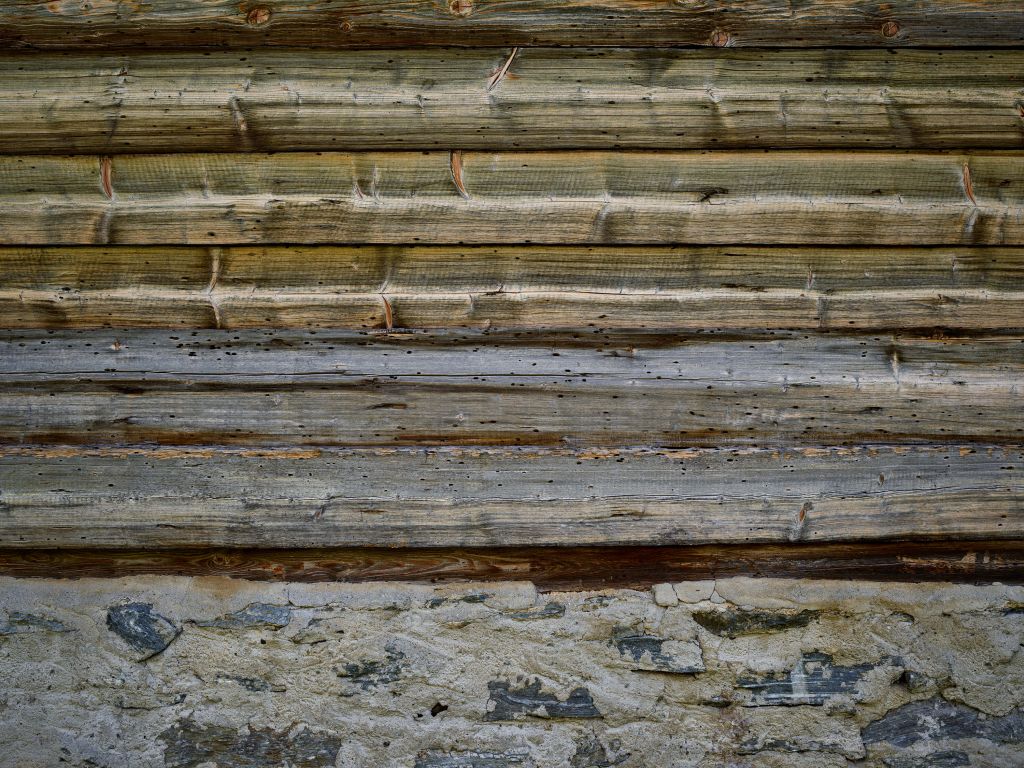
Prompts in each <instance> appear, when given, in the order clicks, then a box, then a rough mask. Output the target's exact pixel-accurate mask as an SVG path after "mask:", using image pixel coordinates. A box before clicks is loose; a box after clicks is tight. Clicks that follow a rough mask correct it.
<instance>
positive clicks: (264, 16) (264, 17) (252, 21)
mask: <svg viewBox="0 0 1024 768" xmlns="http://www.w3.org/2000/svg"><path fill="white" fill-rule="evenodd" d="M268 21H270V9H269V8H265V7H264V6H262V5H259V6H257V7H255V8H253V9H252V10H251V11H249V13H247V14H246V15H245V23H246V24H248V25H249V26H251V27H260V26H263V25H264V24H266V23H267V22H268Z"/></svg>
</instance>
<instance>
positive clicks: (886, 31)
mask: <svg viewBox="0 0 1024 768" xmlns="http://www.w3.org/2000/svg"><path fill="white" fill-rule="evenodd" d="M899 33H900V25H899V24H897V23H896V22H895V21H887V22H885V24H883V25H882V35H883V36H884V37H896V35H898V34H899Z"/></svg>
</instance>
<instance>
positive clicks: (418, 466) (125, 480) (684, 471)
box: [0, 446, 1024, 549]
mask: <svg viewBox="0 0 1024 768" xmlns="http://www.w3.org/2000/svg"><path fill="white" fill-rule="evenodd" d="M0 482H2V485H3V488H4V495H3V515H2V516H0V546H2V547H6V548H64V547H91V548H115V549H116V548H128V549H138V548H150V547H192V546H219V547H281V546H289V547H324V546H352V547H361V546H387V547H439V546H441V547H480V546H492V547H493V546H538V545H580V546H582V545H626V544H631V545H632V544H636V545H645V544H658V545H670V544H723V543H733V544H759V543H761V544H771V543H776V544H778V543H786V542H840V541H893V540H899V539H920V540H946V541H948V540H954V539H974V540H984V539H992V540H995V539H1018V540H1019V539H1021V538H1022V537H1024V515H1022V502H1024V453H1022V450H1021V449H1020V448H1019V447H1010V446H1007V447H991V446H989V447H982V446H975V447H970V446H959V447H958V446H919V447H912V448H908V447H880V446H876V447H871V448H818V447H815V448H808V449H802V450H796V449H786V450H767V449H744V450H725V449H708V450H700V449H688V450H676V451H650V450H642V449H633V450H621V451H594V450H588V451H577V452H574V451H559V450H539V449H495V450H483V449H474V450H465V449H452V448H441V449H437V450H421V449H391V450H338V449H333V450H328V449H324V450H310V451H295V450H266V451H227V450H223V449H213V448H207V449H197V450H182V449H170V448H160V449H117V448H114V449H106V450H104V449H75V448H62V447H46V448H31V449H18V448H8V449H4V450H2V451H0Z"/></svg>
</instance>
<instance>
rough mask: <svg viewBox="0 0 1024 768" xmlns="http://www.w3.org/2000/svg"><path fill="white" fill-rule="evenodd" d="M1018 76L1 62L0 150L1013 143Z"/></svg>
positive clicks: (337, 61)
mask: <svg viewBox="0 0 1024 768" xmlns="http://www.w3.org/2000/svg"><path fill="white" fill-rule="evenodd" d="M1022 25H1024V14H1022ZM1022 72H1024V51H994V52H985V51H977V50H970V51H898V50H889V51H850V50H826V51H818V50H809V51H774V52H772V51H756V52H755V51H744V50H736V49H725V50H719V49H714V50H712V51H694V50H659V49H650V48H647V49H634V50H629V49H612V50H602V49H585V50H581V49H569V48H524V49H519V50H517V51H516V52H515V53H512V54H510V52H509V50H508V49H507V48H502V49H487V48H484V49H477V48H471V49H439V50H429V49H427V50H397V51H348V52H342V53H337V52H330V53H328V52H316V51H302V52H283V53H279V52H273V51H255V52H251V53H250V52H247V53H246V55H244V56H239V55H237V54H230V53H216V54H214V55H202V54H196V53H188V54H179V53H133V54H125V55H119V56H113V55H93V56H83V55H79V56H61V57H56V56H39V55H20V56H19V55H5V56H0V103H2V104H3V105H4V109H3V110H2V111H0V152H3V153H12V154H16V153H23V154H28V153H47V152H57V153H71V152H73V153H99V154H113V153H128V152H136V153H137V152H235V151H254V150H258V151H282V150H286V151H294V150H325V151H330V150H339V149H341V150H357V149H363V150H365V149H445V150H448V149H452V148H456V149H464V150H469V149H485V150H486V149H506V150H516V149H578V148H590V149H609V148H627V149H671V150H678V149H705V148H717V149H729V148H738V149H742V148H746V147H776V148H778V147H785V148H802V147H804V148H806V147H809V148H829V147H845V148H887V147H888V148H907V149H928V148H931V149H941V148H954V149H967V148H988V149H1014V148H1020V147H1022V146H1024V115H1022V112H1021V110H1022V108H1024V107H1022V105H1024V96H1022V94H1024V76H1022V74H1021V73H1022ZM69 83H74V87H73V88H69V87H68V84H69Z"/></svg>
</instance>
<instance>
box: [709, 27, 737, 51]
mask: <svg viewBox="0 0 1024 768" xmlns="http://www.w3.org/2000/svg"><path fill="white" fill-rule="evenodd" d="M708 42H709V43H711V45H713V46H714V47H715V48H725V47H726V46H727V45H729V43H730V42H732V37H731V36H730V35H729V33H728V32H724V31H723V30H721V29H716V30H715V31H714V32H712V33H711V37H709V38H708Z"/></svg>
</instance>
